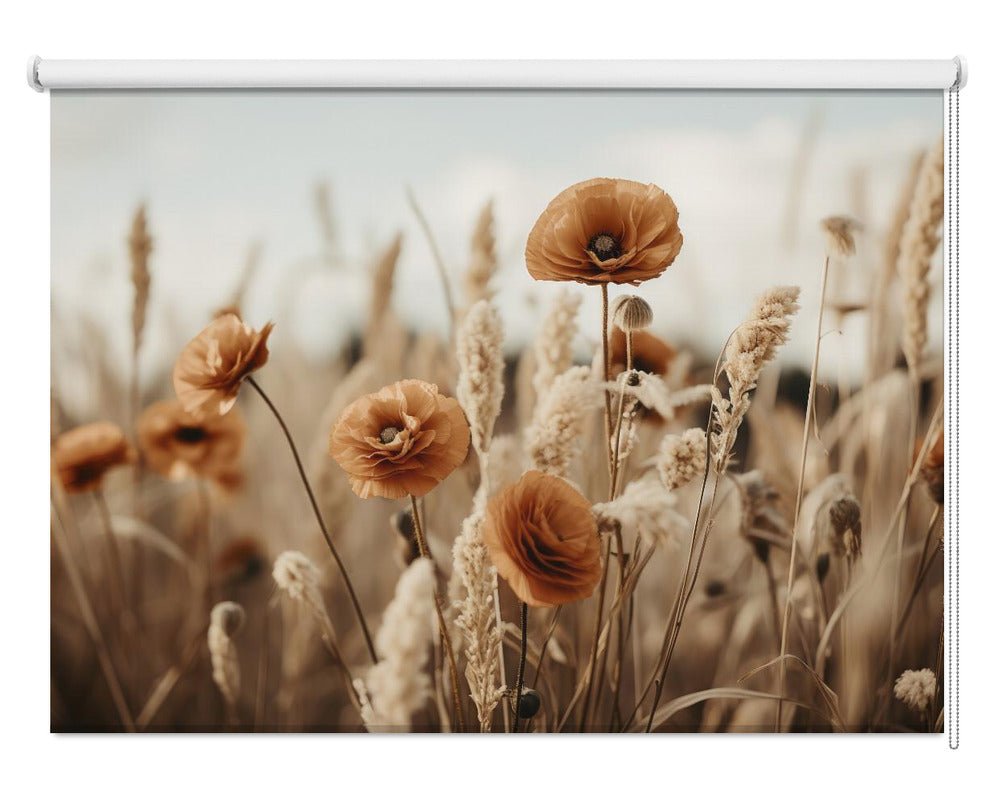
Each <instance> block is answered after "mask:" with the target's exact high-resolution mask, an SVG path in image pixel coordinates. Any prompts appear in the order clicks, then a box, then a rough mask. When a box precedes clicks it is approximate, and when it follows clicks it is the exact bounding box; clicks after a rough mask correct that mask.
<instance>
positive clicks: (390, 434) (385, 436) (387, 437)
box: [378, 425, 399, 445]
mask: <svg viewBox="0 0 1000 811" xmlns="http://www.w3.org/2000/svg"><path fill="white" fill-rule="evenodd" d="M398 433H399V429H398V428H396V427H395V426H393V425H390V426H389V427H388V428H383V429H382V433H380V434H379V435H378V438H379V439H380V440H381V441H382V444H383V445H388V444H389V443H390V442H392V440H394V439H395V438H396V435H397V434H398Z"/></svg>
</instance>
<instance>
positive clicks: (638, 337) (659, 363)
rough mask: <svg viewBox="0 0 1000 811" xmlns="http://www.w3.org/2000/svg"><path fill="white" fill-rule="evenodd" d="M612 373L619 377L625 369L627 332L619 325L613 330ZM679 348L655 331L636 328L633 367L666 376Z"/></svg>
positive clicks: (611, 349) (633, 341) (633, 334)
mask: <svg viewBox="0 0 1000 811" xmlns="http://www.w3.org/2000/svg"><path fill="white" fill-rule="evenodd" d="M610 351H611V374H612V377H617V376H618V375H620V374H621V373H622V372H624V371H625V333H624V332H622V331H621V330H620V329H618V327H614V328H612V330H611V340H610ZM676 357H677V350H676V349H674V347H672V346H671V345H670V344H668V343H667V342H666V341H663V340H661V339H659V338H657V337H656V336H655V335H653V333H651V332H646V331H645V330H636V331H635V332H633V333H632V368H633V369H635V370H636V371H639V372H646V373H647V374H651V375H660V377H664V376H665V375H666V374H667V372H668V371H669V369H670V364H671V363H672V362H673V360H674V358H676Z"/></svg>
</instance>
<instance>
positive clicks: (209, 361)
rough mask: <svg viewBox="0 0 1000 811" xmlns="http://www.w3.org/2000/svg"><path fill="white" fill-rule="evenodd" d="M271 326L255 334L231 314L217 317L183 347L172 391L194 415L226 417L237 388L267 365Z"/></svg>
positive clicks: (268, 324)
mask: <svg viewBox="0 0 1000 811" xmlns="http://www.w3.org/2000/svg"><path fill="white" fill-rule="evenodd" d="M272 329H274V324H271V323H267V324H265V325H264V328H263V329H262V330H260V332H257V331H256V330H254V329H253V328H252V327H250V326H249V325H248V324H246V323H245V322H243V321H242V320H241V319H240V318H239V317H238V316H236V315H233V314H232V313H227V314H225V315H220V316H219V317H218V318H216V319H215V320H214V321H212V323H211V324H209V325H208V326H207V327H205V329H203V330H202V331H201V332H200V333H198V335H197V336H196V337H195V338H194V340H192V341H191V342H190V343H189V344H188V345H187V346H186V347H184V349H183V351H182V352H181V354H180V356H179V357H178V358H177V363H176V364H175V366H174V391H175V392H176V393H177V399H178V400H180V401H181V404H182V405H183V406H184V408H185V409H187V410H188V411H190V412H191V413H193V414H205V415H208V414H215V415H221V414H225V413H226V412H227V411H229V409H231V408H232V407H233V404H234V403H235V402H236V396H237V395H238V394H239V392H240V384H241V383H242V382H243V380H244V379H245V378H246V376H247V375H249V374H250V373H251V372H253V371H255V370H256V369H259V368H260V367H261V366H263V365H264V364H265V363H267V354H268V353H267V338H268V336H269V335H270V334H271V330H272Z"/></svg>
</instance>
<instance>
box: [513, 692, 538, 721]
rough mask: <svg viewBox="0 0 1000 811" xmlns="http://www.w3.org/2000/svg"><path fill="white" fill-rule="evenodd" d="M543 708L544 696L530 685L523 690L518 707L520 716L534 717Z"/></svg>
mask: <svg viewBox="0 0 1000 811" xmlns="http://www.w3.org/2000/svg"><path fill="white" fill-rule="evenodd" d="M541 708H542V697H541V696H540V695H538V692H537V691H535V690H532V689H531V688H530V687H525V688H524V689H523V690H521V703H520V705H518V707H517V715H518V717H519V718H534V717H535V716H536V715H538V711H539V710H540V709H541Z"/></svg>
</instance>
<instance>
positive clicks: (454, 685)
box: [410, 496, 465, 732]
mask: <svg viewBox="0 0 1000 811" xmlns="http://www.w3.org/2000/svg"><path fill="white" fill-rule="evenodd" d="M410 509H411V511H412V512H413V531H414V534H415V535H416V536H417V546H418V547H419V549H420V556H421V557H422V558H426V559H427V560H429V561H430V562H431V565H432V566H433V567H434V568H435V570H436V569H437V566H436V564H435V563H434V558H433V557H431V550H430V547H429V546H428V545H427V537H426V536H425V535H424V528H423V525H422V524H421V522H420V507H419V505H418V504H417V499H416V497H415V496H410ZM434 608H435V609H436V610H437V617H438V629H439V630H440V632H441V645H442V646H443V647H444V651H445V654H446V655H447V657H448V675H449V676H450V678H451V699H452V703H453V704H454V705H455V724H456V725H457V726H458V731H459V732H461V731H462V729H463V728H464V727H465V714H464V713H463V712H462V699H461V696H460V694H459V688H458V662H457V661H456V659H455V649H454V648H453V647H452V644H451V636H450V634H449V633H448V626H447V624H446V623H445V620H444V608H443V607H442V604H441V595H440V593H438V588H437V575H436V574H435V580H434Z"/></svg>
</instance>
